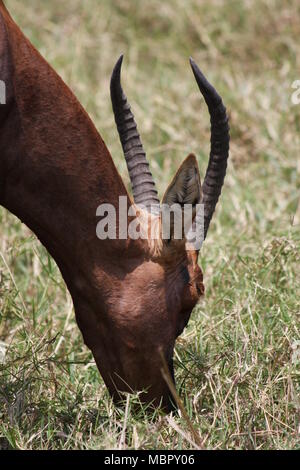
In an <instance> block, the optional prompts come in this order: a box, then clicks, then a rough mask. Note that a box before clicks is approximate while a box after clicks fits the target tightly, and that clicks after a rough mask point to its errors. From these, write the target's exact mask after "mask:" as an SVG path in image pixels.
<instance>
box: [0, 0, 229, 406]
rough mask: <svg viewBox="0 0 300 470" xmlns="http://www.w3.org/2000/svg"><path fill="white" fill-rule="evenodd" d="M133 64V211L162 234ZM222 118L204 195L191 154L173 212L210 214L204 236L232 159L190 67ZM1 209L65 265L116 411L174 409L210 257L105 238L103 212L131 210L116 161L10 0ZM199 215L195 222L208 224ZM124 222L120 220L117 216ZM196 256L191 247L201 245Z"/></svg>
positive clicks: (124, 113) (118, 104)
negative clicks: (180, 344)
mask: <svg viewBox="0 0 300 470" xmlns="http://www.w3.org/2000/svg"><path fill="white" fill-rule="evenodd" d="M121 64H122V57H121V58H120V59H119V60H118V62H117V64H116V66H115V68H114V70H113V73H112V78H111V99H112V106H113V112H114V116H115V121H116V124H117V128H118V133H119V136H120V140H121V144H122V147H123V151H124V155H125V159H126V163H127V167H128V171H129V175H130V180H131V185H132V190H133V198H134V205H135V207H137V208H140V212H139V213H140V215H141V220H143V218H144V219H146V218H147V217H150V218H151V220H152V221H154V222H155V221H156V222H157V226H158V227H159V221H160V213H159V212H158V213H155V211H151V206H154V207H159V205H160V202H159V199H158V195H157V191H156V188H155V183H154V181H153V178H152V175H151V172H150V170H149V165H148V162H147V160H146V155H145V152H144V150H143V147H142V144H141V140H140V136H139V134H138V131H137V127H136V123H135V120H134V117H133V114H132V112H131V109H130V106H129V104H128V102H127V99H126V96H125V94H124V92H123V90H122V88H121V83H120V73H121ZM190 64H191V67H192V71H193V74H194V76H195V79H196V82H197V84H198V87H199V90H200V92H201V93H202V95H203V97H204V99H205V102H206V104H207V106H208V110H209V113H210V118H211V152H210V158H209V163H208V168H207V171H206V175H205V178H204V183H203V186H202V187H201V183H200V177H199V171H198V165H197V161H196V158H195V156H194V155H189V156H188V157H187V158H186V160H185V161H184V162H183V163H182V165H181V166H180V168H179V169H178V171H177V173H176V175H175V177H174V179H173V181H172V182H171V184H170V185H169V187H168V189H167V191H166V193H165V195H164V197H163V201H162V202H163V203H164V204H170V203H172V204H173V203H178V204H180V206H181V207H183V206H184V204H185V203H189V204H192V205H193V206H194V207H195V206H196V205H197V204H199V203H203V205H204V238H205V236H206V234H207V230H208V227H209V224H210V220H211V218H212V215H213V212H214V210H215V206H216V204H217V201H218V198H219V195H220V193H221V188H222V185H223V181H224V177H225V173H226V167H227V159H228V150H229V127H228V118H227V115H226V109H225V107H224V105H223V103H222V100H221V98H220V96H219V95H218V93H217V92H216V91H215V89H214V88H213V87H212V86H211V85H210V84H209V83H208V81H207V80H206V78H205V77H204V76H203V74H202V73H201V72H200V70H199V68H198V67H197V65H196V64H195V62H194V61H193V60H192V59H190ZM0 80H1V81H2V83H5V86H6V89H5V91H6V100H5V104H1V105H0V155H1V159H0V203H1V205H2V206H4V207H5V208H6V209H8V210H9V211H10V212H12V213H13V214H15V215H16V216H17V217H18V218H19V219H20V220H21V221H22V222H24V223H25V224H26V225H27V226H28V227H29V228H30V229H31V230H32V231H33V232H34V233H35V234H36V236H37V237H38V238H39V240H40V241H41V243H42V244H43V245H44V246H45V247H46V248H47V250H48V251H49V253H50V254H51V256H52V257H53V258H54V260H55V261H56V263H57V265H58V267H59V269H60V271H61V273H62V276H63V278H64V280H65V282H66V285H67V287H68V289H69V291H70V293H71V296H72V299H73V303H74V309H75V315H76V320H77V323H78V326H79V328H80V331H81V333H82V336H83V339H84V342H85V344H86V345H87V346H88V347H89V348H90V349H91V351H92V353H93V356H94V358H95V361H96V363H97V366H98V369H99V371H100V373H101V375H102V377H103V379H104V382H105V384H106V386H107V387H108V390H109V392H110V394H111V395H112V397H113V398H114V400H115V401H118V400H119V399H120V397H121V396H122V392H131V391H141V399H142V400H143V401H144V402H147V403H150V402H151V403H153V404H154V405H155V406H159V405H161V406H162V407H163V408H164V409H165V410H169V409H170V408H171V406H172V404H171V397H170V392H169V388H168V386H167V384H166V382H165V381H164V379H163V377H162V374H161V352H162V354H163V355H164V358H165V361H166V363H167V365H168V367H169V371H170V374H171V375H172V377H173V380H174V373H173V349H174V344H175V340H176V338H177V337H178V335H180V334H181V332H182V331H183V329H184V328H185V326H186V324H187V322H188V320H189V317H190V314H191V312H192V310H193V308H194V306H195V305H196V303H197V301H198V299H199V298H200V296H201V295H203V293H204V286H203V277H202V272H201V269H200V268H199V266H198V264H197V260H198V254H199V247H195V248H194V249H187V243H186V240H176V239H175V238H174V237H173V235H172V233H171V234H170V237H169V239H167V240H162V239H157V240H155V242H153V241H151V240H148V239H145V238H143V239H138V240H133V239H130V238H127V239H120V238H119V239H114V240H111V239H105V240H99V239H98V238H97V236H96V229H95V228H96V225H97V221H98V218H97V217H96V209H97V207H98V206H99V205H100V204H104V203H110V204H112V205H113V206H114V207H116V208H117V211H118V201H119V197H120V196H123V197H125V198H126V200H127V201H128V206H130V205H132V203H133V201H131V199H130V196H129V195H128V193H127V191H126V188H125V186H124V184H123V181H122V179H121V177H120V175H119V173H118V171H117V169H116V167H115V165H114V163H113V160H112V158H111V155H110V153H109V151H108V149H107V148H106V146H105V144H104V142H103V140H102V139H101V137H100V135H99V134H98V132H97V130H96V129H95V127H94V125H93V123H92V122H91V120H90V118H89V116H88V115H87V113H86V112H85V110H84V109H83V108H82V107H81V105H80V104H79V102H78V101H77V99H76V98H75V96H74V95H73V94H72V92H71V91H70V90H69V88H68V87H67V86H66V85H65V84H64V83H63V81H62V80H61V78H60V77H59V76H58V75H57V74H56V72H55V71H54V70H53V69H52V68H51V67H50V65H49V64H48V63H47V62H46V61H45V60H44V59H43V58H42V57H41V55H40V54H39V53H38V51H37V50H36V49H35V48H34V47H33V46H32V44H31V43H30V42H29V40H28V39H27V38H26V37H25V36H24V35H23V33H22V32H21V31H20V29H19V28H18V26H17V25H16V24H15V23H14V21H13V20H12V18H11V17H10V15H9V13H8V11H7V10H6V8H5V6H4V4H3V2H2V1H1V0H0ZM196 216H197V214H196V213H194V215H193V217H194V218H193V222H192V225H193V224H194V222H195V220H196V219H197V217H196ZM117 220H118V218H117ZM190 248H191V247H190Z"/></svg>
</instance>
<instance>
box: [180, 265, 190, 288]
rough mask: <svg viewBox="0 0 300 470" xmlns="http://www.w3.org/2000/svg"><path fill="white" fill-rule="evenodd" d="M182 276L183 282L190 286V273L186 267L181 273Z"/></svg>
mask: <svg viewBox="0 0 300 470" xmlns="http://www.w3.org/2000/svg"><path fill="white" fill-rule="evenodd" d="M181 276H182V279H183V282H184V283H185V284H188V283H189V282H190V275H189V271H188V268H187V267H185V268H184V269H183V270H182V271H181Z"/></svg>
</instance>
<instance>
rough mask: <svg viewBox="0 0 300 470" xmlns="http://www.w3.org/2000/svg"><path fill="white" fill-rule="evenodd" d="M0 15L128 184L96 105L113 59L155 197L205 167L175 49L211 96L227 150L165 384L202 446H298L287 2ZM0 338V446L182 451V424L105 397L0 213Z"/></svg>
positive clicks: (293, 41) (188, 78)
mask: <svg viewBox="0 0 300 470" xmlns="http://www.w3.org/2000/svg"><path fill="white" fill-rule="evenodd" d="M7 5H8V8H9V10H10V11H11V13H12V14H13V16H14V18H15V19H16V20H17V22H18V24H19V25H20V26H21V27H22V29H23V31H24V32H25V34H27V35H28V37H29V38H30V39H31V41H32V42H33V43H34V44H35V45H36V47H37V48H38V49H39V50H40V51H41V53H42V54H43V55H44V56H45V57H46V58H47V60H48V61H49V62H50V63H51V64H52V65H53V67H54V68H55V69H56V70H57V71H58V72H59V73H60V74H61V75H62V77H63V78H64V80H65V81H66V82H67V83H68V85H69V86H70V87H71V88H72V89H73V91H74V92H75V94H76V95H77V96H78V98H79V100H80V101H81V103H82V104H83V105H84V106H85V108H86V109H87V111H88V112H89V114H90V115H91V117H92V119H93V120H94V122H95V124H96V126H97V128H98V129H99V131H100V132H101V135H102V137H103V138H104V140H105V142H106V144H107V146H108V148H109V149H110V151H111V153H112V155H113V158H114V161H115V162H116V164H117V166H118V169H119V171H120V173H121V174H122V176H123V178H124V181H125V182H126V184H127V185H128V183H129V180H128V176H127V174H126V168H125V162H124V159H123V157H122V155H121V148H120V144H119V141H118V138H117V133H116V129H115V125H114V119H113V114H112V110H111V104H110V98H109V78H110V73H111V71H112V68H113V65H114V62H115V61H116V59H117V58H118V57H119V55H120V54H121V53H122V52H123V53H124V54H125V62H124V71H123V73H124V75H123V77H124V87H125V89H126V93H127V95H128V97H129V100H130V102H131V104H132V107H133V109H134V112H135V115H136V119H137V122H138V123H139V130H140V132H141V134H142V136H143V141H144V145H145V147H146V149H147V152H148V157H149V159H150V161H151V168H152V171H153V174H154V176H155V178H156V181H157V185H158V188H159V191H160V194H162V193H163V191H164V190H165V188H166V186H167V184H168V182H169V181H170V179H171V177H172V175H173V174H174V172H175V171H176V169H177V167H178V165H179V164H180V162H181V161H182V160H183V158H184V157H185V156H186V155H187V154H188V153H189V152H195V153H196V154H197V155H198V160H199V164H200V168H201V170H202V175H204V171H205V167H206V164H207V155H208V152H209V117H208V113H207V110H206V107H205V105H204V102H203V100H202V99H201V97H200V95H199V92H198V90H197V87H196V84H195V82H194V79H193V76H192V73H191V71H190V69H189V65H188V57H189V56H190V55H192V56H193V57H194V59H195V60H196V61H197V63H198V64H199V66H200V67H201V68H202V69H203V71H204V73H205V74H206V75H207V77H208V78H209V80H210V81H211V82H212V83H213V84H214V85H215V86H216V88H217V89H218V90H219V91H220V93H221V94H222V96H223V99H224V102H225V103H226V105H227V107H228V109H229V112H230V119H231V157H230V162H229V168H228V174H227V178H226V184H225V187H224V190H223V195H222V199H221V202H220V203H219V205H218V208H217V212H216V214H215V217H214V222H213V223H212V225H211V228H210V232H209V236H208V239H207V241H206V243H205V246H204V247H203V250H202V253H201V260H200V263H201V266H202V268H203V270H204V276H205V284H206V297H205V299H204V300H203V301H202V302H201V304H200V305H198V306H197V308H195V310H194V312H193V315H192V318H191V320H190V323H189V326H188V328H187V329H186V330H185V331H184V333H183V334H182V336H181V337H180V338H179V339H178V342H177V345H176V351H175V368H176V380H177V388H178V390H179V393H180V396H181V399H182V400H183V402H184V405H185V409H186V411H187V413H188V416H189V418H190V420H191V422H192V423H193V427H194V430H195V431H196V432H197V433H198V435H199V439H201V440H202V441H203V445H204V447H205V448H207V449H293V448H297V447H298V448H299V415H300V398H299V396H300V394H299V356H300V338H299V312H300V307H299V294H300V206H298V204H299V190H300V165H299V150H300V142H299V130H300V105H298V106H296V105H293V104H292V102H291V95H292V92H293V90H292V88H291V84H292V83H293V82H294V80H296V79H300V77H299V70H300V55H299V53H298V44H299V35H300V23H299V20H298V19H299V14H300V4H299V2H298V1H297V0H286V1H285V2H280V1H279V0H278V1H277V0H249V1H247V2H240V1H236V0H230V1H226V2H225V1H222V0H221V1H220V0H213V1H209V2H208V1H207V0H203V1H201V2H199V1H197V0H187V1H185V2H183V1H180V0H174V1H172V2H170V1H168V2H161V1H160V0H151V1H150V2H142V1H139V0H135V1H129V0H118V1H117V0H116V1H110V0H102V1H101V2H99V1H97V0H86V1H85V2H82V1H79V0H73V1H72V2H65V3H64V4H63V5H62V4H61V2H60V1H58V0H52V1H51V2H47V4H46V3H45V2H40V1H39V0H31V2H30V5H27V4H26V5H25V4H24V2H21V1H18V0H7ZM297 207H298V209H297ZM0 340H1V343H0V352H1V354H0V357H2V364H0V447H2V448H17V449H75V448H76V449H103V448H114V449H115V448H121V449H127V448H128V449H153V448H154V449H192V448H195V442H194V439H193V433H191V432H190V429H189V426H188V423H187V420H186V419H184V416H182V415H180V416H171V417H170V416H169V417H168V416H163V415H161V414H160V413H159V412H158V411H157V412H156V413H153V414H149V413H147V412H146V410H145V409H144V408H143V406H141V405H139V399H138V396H132V397H128V399H127V403H126V406H125V407H124V409H123V410H122V409H116V408H115V407H114V406H113V405H112V403H111V400H110V398H109V395H108V392H107V391H106V388H105V386H104V384H103V381H102V379H101V377H100V375H99V374H98V371H97V368H96V366H95V364H94V362H93V359H92V356H91V354H90V352H89V351H88V349H87V348H86V347H85V346H84V345H83V342H82V338H81V335H80V333H79V330H78V328H77V326H76V323H75V319H74V314H73V310H72V303H71V301H70V297H69V294H68V293H67V291H66V287H65V285H64V282H63V281H62V278H61V276H60V273H59V271H58V269H57V267H56V265H55V263H54V261H53V260H52V259H51V258H50V257H49V256H48V254H47V252H46V251H45V249H44V248H43V247H42V246H41V245H40V244H39V243H38V241H37V240H36V239H35V237H34V236H33V235H32V233H31V232H30V231H29V230H28V229H27V228H26V227H25V226H23V225H22V224H21V223H20V222H19V221H18V220H17V219H16V218H14V217H13V216H12V215H11V214H9V213H8V212H7V211H5V210H4V209H1V211H0ZM4 352H5V354H4ZM4 356H5V357H4ZM133 407H137V409H136V410H135V411H133Z"/></svg>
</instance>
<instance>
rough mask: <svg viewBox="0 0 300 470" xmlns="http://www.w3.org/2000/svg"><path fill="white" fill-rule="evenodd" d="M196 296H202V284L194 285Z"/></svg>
mask: <svg viewBox="0 0 300 470" xmlns="http://www.w3.org/2000/svg"><path fill="white" fill-rule="evenodd" d="M196 289H197V294H198V295H203V294H204V290H205V289H204V285H203V284H196Z"/></svg>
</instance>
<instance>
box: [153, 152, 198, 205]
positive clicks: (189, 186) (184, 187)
mask: <svg viewBox="0 0 300 470" xmlns="http://www.w3.org/2000/svg"><path fill="white" fill-rule="evenodd" d="M201 200H202V188H201V180H200V174H199V168H198V163H197V159H196V157H195V155H194V154H190V155H189V156H188V157H187V158H186V159H185V160H184V162H183V163H182V164H181V165H180V167H179V169H178V170H177V173H176V175H175V176H174V178H173V180H172V182H171V184H170V185H169V186H168V188H167V190H166V192H165V194H164V197H163V200H162V203H163V204H167V205H169V206H172V204H180V206H182V208H183V206H184V204H191V205H193V206H195V205H196V204H199V203H200V202H201Z"/></svg>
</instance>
